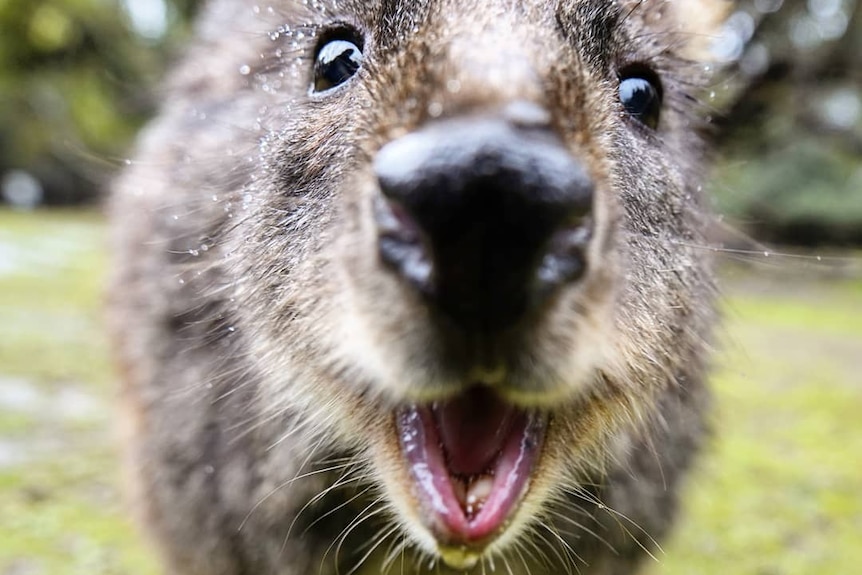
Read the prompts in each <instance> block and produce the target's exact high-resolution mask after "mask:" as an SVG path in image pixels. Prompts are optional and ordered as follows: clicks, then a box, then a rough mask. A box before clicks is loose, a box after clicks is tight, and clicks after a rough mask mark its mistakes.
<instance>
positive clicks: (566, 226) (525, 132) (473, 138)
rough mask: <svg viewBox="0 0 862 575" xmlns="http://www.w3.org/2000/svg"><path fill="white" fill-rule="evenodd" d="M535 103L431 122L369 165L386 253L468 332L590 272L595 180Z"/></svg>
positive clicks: (519, 311) (505, 323)
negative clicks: (512, 109)
mask: <svg viewBox="0 0 862 575" xmlns="http://www.w3.org/2000/svg"><path fill="white" fill-rule="evenodd" d="M530 106H532V105H525V106H520V107H519V108H518V109H519V110H520V112H518V113H515V114H500V115H499V116H491V117H488V116H482V117H458V118H452V119H446V120H442V121H438V122H435V123H433V124H430V125H427V126H426V127H423V128H422V129H420V130H418V131H415V132H413V133H411V134H408V135H406V136H403V137H401V138H398V139H396V140H393V141H391V142H389V143H388V144H386V145H385V146H383V147H382V148H381V149H380V151H379V152H378V154H377V157H376V159H375V162H374V170H375V172H376V176H377V179H378V182H379V189H380V194H379V195H378V196H377V197H376V198H375V205H374V214H375V221H376V225H377V229H378V249H379V254H380V258H381V259H382V261H383V262H384V263H385V264H386V265H387V266H388V267H390V268H391V269H392V270H394V272H395V273H396V274H398V275H399V276H401V277H402V278H403V279H404V280H406V282H407V284H408V285H410V286H412V289H415V290H418V292H419V293H420V294H421V295H422V296H423V297H424V298H425V300H426V301H427V302H428V303H429V305H431V306H432V307H434V308H436V309H437V310H439V311H440V312H442V313H443V314H444V315H445V316H448V318H449V319H450V320H452V321H454V322H455V323H456V324H457V325H459V326H460V327H461V328H464V329H468V330H477V331H494V330H500V329H505V328H507V327H510V326H512V325H514V324H516V323H517V322H518V321H519V320H521V319H522V318H524V317H525V316H526V315H527V314H528V313H529V312H530V311H531V310H533V309H535V308H537V307H539V306H540V305H541V304H542V303H543V302H544V301H546V300H547V299H548V297H550V296H551V294H553V293H554V292H555V291H556V289H558V288H559V287H561V286H563V285H565V284H568V283H571V282H575V281H577V280H578V279H579V278H581V277H582V276H583V274H584V272H585V270H586V266H587V260H586V247H587V245H588V243H589V240H590V237H591V232H592V219H591V217H590V216H591V212H592V203H593V194H594V185H593V182H592V180H591V179H590V177H589V175H588V174H587V172H586V170H585V169H584V167H583V165H582V164H581V163H580V162H579V161H578V160H577V159H576V158H575V157H574V156H573V155H572V154H571V153H570V152H569V150H568V149H567V148H566V147H565V145H564V144H563V142H562V141H561V140H560V139H559V138H558V137H557V136H556V135H555V134H554V132H553V131H552V130H551V129H550V127H549V125H548V122H547V121H546V120H543V118H545V117H546V115H543V114H542V113H540V112H541V109H539V108H538V107H533V108H530ZM524 110H526V111H527V112H530V113H528V114H527V113H525V112H524Z"/></svg>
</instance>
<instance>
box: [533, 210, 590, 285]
mask: <svg viewBox="0 0 862 575" xmlns="http://www.w3.org/2000/svg"><path fill="white" fill-rule="evenodd" d="M592 235H593V225H592V220H591V218H589V217H587V218H584V220H583V221H582V222H581V223H579V224H576V225H574V226H570V227H566V228H563V229H561V230H559V231H557V232H556V233H554V235H553V236H551V240H550V241H549V242H548V246H547V249H546V251H545V255H544V257H543V258H542V263H541V264H540V265H539V269H538V272H537V273H536V279H537V280H538V282H539V285H538V288H539V290H540V291H542V292H550V291H552V290H553V289H554V288H556V287H558V286H561V285H563V284H566V283H569V282H572V281H576V280H578V279H580V277H581V276H582V275H583V274H584V272H585V271H586V259H585V257H586V250H587V246H588V245H589V243H590V240H591V239H592Z"/></svg>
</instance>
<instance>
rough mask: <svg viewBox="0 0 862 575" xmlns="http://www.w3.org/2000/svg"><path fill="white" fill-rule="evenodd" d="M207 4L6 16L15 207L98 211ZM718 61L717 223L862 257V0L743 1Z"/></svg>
mask: <svg viewBox="0 0 862 575" xmlns="http://www.w3.org/2000/svg"><path fill="white" fill-rule="evenodd" d="M675 1H688V0H675ZM199 3H200V2H199V0H6V1H5V2H0V193H2V196H3V199H5V201H7V202H11V203H13V204H16V205H18V206H31V205H35V204H40V203H47V204H63V203H80V202H84V201H92V200H94V199H96V198H97V197H98V193H99V192H98V191H99V190H100V189H101V186H102V184H103V183H104V181H105V180H106V179H107V178H108V177H109V175H110V173H111V172H112V171H113V170H114V169H115V167H116V166H117V165H120V164H121V163H122V158H123V157H124V154H125V153H127V149H128V145H129V143H130V141H131V139H132V137H133V135H134V133H135V131H136V130H137V129H138V128H139V127H140V125H141V124H142V123H143V122H144V121H145V120H146V118H147V117H148V116H149V115H150V114H151V113H152V112H153V110H154V108H155V105H156V102H157V100H158V94H159V92H158V85H159V78H160V77H161V75H162V74H163V72H164V70H165V68H166V66H167V65H169V63H170V61H171V57H172V55H175V54H177V52H178V50H179V46H181V44H182V41H183V40H184V39H185V38H186V37H187V36H188V32H189V30H188V28H189V22H190V19H191V17H192V13H193V11H194V9H195V7H196V6H197V5H198V4H199ZM253 4H254V2H251V1H249V9H251V6H252V5H253ZM716 51H717V53H718V54H719V56H720V58H721V59H723V60H724V62H725V64H728V65H729V71H728V73H727V75H726V76H725V77H724V79H722V80H721V81H720V82H718V83H717V84H716V86H715V89H714V96H713V98H712V99H711V102H712V103H713V104H714V106H715V108H716V109H717V110H724V111H723V112H721V113H718V112H717V113H715V114H714V117H713V118H712V121H713V125H714V126H715V134H714V135H715V137H716V138H717V140H718V143H719V147H720V152H721V153H720V155H719V157H720V158H721V160H720V162H719V167H718V171H717V184H716V185H715V186H714V191H715V197H716V203H717V204H718V208H719V211H720V212H722V213H724V214H726V219H727V221H728V222H729V223H730V225H732V226H734V227H737V228H740V229H741V230H743V231H744V232H746V233H750V234H753V235H754V236H756V237H760V238H765V239H769V240H775V241H781V242H788V243H800V244H806V243H807V244H810V243H818V242H833V243H834V242H838V243H846V242H852V243H855V244H860V243H862V162H860V156H862V100H860V94H862V89H860V85H862V0H739V1H738V2H735V4H734V9H733V12H732V14H731V16H730V19H729V20H728V23H727V25H726V27H725V33H724V34H723V35H722V36H721V37H720V38H718V39H717V40H716Z"/></svg>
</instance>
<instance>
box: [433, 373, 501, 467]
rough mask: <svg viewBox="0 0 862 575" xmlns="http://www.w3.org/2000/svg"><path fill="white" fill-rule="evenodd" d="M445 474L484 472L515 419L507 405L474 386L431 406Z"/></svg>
mask: <svg viewBox="0 0 862 575" xmlns="http://www.w3.org/2000/svg"><path fill="white" fill-rule="evenodd" d="M432 410H433V412H434V417H435V418H436V420H437V426H438V429H439V432H440V441H441V442H442V443H443V451H444V453H445V454H446V461H447V463H448V467H449V471H450V472H451V473H453V474H456V475H464V476H471V475H478V474H480V473H482V472H483V471H487V470H488V469H489V468H490V467H491V464H492V463H493V461H494V458H495V457H496V456H497V455H498V454H499V453H500V451H501V450H502V449H503V445H504V444H505V441H506V438H507V437H508V435H509V431H510V429H511V428H512V423H513V422H514V419H515V416H516V410H515V408H514V407H512V406H511V405H510V404H507V403H504V402H503V401H501V400H500V399H499V398H498V397H497V396H496V395H495V394H494V393H492V392H491V391H489V390H488V389H486V388H482V387H477V388H474V389H472V390H470V391H469V392H467V393H465V394H462V395H460V396H458V397H456V398H454V399H451V400H448V401H445V402H442V403H436V404H434V406H433V407H432Z"/></svg>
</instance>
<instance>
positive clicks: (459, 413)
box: [396, 387, 546, 545]
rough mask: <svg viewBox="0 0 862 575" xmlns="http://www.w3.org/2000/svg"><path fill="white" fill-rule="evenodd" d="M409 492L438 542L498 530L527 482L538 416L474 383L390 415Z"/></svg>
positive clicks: (539, 437) (467, 540)
mask: <svg viewBox="0 0 862 575" xmlns="http://www.w3.org/2000/svg"><path fill="white" fill-rule="evenodd" d="M396 421H397V425H398V430H399V436H400V443H401V450H402V453H403V455H404V457H405V459H406V460H407V462H408V464H409V466H410V470H411V473H412V475H413V479H414V481H415V489H414V493H416V496H417V498H418V499H419V502H420V505H421V506H422V507H423V511H424V512H425V514H424V515H425V516H426V517H427V520H428V523H429V527H430V528H431V529H432V531H433V532H434V534H435V536H436V537H437V538H438V540H439V541H440V543H441V544H444V545H447V544H448V545H452V544H474V545H476V544H480V543H482V542H483V541H484V540H487V539H488V538H491V537H493V536H494V535H496V534H497V533H498V532H500V531H501V530H502V527H503V526H504V525H505V523H506V520H507V519H508V518H509V517H510V516H511V515H512V513H513V512H514V511H515V509H516V508H517V505H518V504H519V503H520V501H521V499H522V497H523V495H524V494H525V493H526V490H527V487H528V486H529V480H530V477H531V475H532V471H533V467H534V465H535V463H536V461H537V459H538V455H539V452H540V450H541V445H542V441H543V438H544V430H545V427H546V418H544V417H543V416H541V415H540V414H538V413H535V412H531V411H528V410H525V409H522V408H519V407H517V406H515V405H512V404H511V403H508V402H506V401H505V400H504V399H502V398H501V397H499V396H498V395H497V394H495V393H494V392H493V391H491V390H490V389H488V388H485V387H474V388H471V389H470V390H468V391H467V392H465V393H463V394H461V395H459V396H456V397H454V398H451V399H448V400H445V401H440V402H436V403H433V404H431V405H425V406H419V405H411V406H407V407H404V408H402V409H400V410H399V411H398V413H397V417H396Z"/></svg>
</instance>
